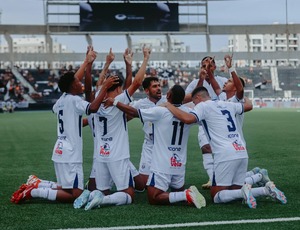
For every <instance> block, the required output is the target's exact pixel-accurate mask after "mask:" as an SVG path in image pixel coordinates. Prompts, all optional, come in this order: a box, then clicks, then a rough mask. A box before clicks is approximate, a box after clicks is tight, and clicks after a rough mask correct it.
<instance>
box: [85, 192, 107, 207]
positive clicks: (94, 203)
mask: <svg viewBox="0 0 300 230" xmlns="http://www.w3.org/2000/svg"><path fill="white" fill-rule="evenodd" d="M93 192H94V197H93V198H92V200H91V201H89V202H88V203H87V205H86V206H85V208H84V210H86V211H87V210H91V209H92V208H100V204H101V202H102V200H103V198H104V194H103V193H102V192H100V191H99V190H95V191H93Z"/></svg>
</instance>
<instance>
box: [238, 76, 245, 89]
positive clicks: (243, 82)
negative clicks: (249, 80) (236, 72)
mask: <svg viewBox="0 0 300 230" xmlns="http://www.w3.org/2000/svg"><path fill="white" fill-rule="evenodd" d="M239 79H240V81H241V82H242V85H243V87H245V80H244V79H243V78H241V77H239Z"/></svg>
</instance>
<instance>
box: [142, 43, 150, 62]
mask: <svg viewBox="0 0 300 230" xmlns="http://www.w3.org/2000/svg"><path fill="white" fill-rule="evenodd" d="M143 54H144V59H146V60H149V58H150V54H151V49H150V48H148V47H146V45H144V46H143Z"/></svg>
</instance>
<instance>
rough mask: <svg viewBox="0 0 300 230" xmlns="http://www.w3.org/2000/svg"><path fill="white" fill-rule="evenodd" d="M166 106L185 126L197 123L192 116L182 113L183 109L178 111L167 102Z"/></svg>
mask: <svg viewBox="0 0 300 230" xmlns="http://www.w3.org/2000/svg"><path fill="white" fill-rule="evenodd" d="M164 106H165V107H166V108H167V109H168V110H169V111H170V112H171V113H172V114H173V115H174V116H175V117H176V118H177V119H179V120H180V121H182V122H183V123H185V124H192V123H196V122H197V118H196V117H195V116H194V115H193V114H191V113H187V112H184V111H182V110H181V109H178V108H177V107H175V106H174V105H172V104H171V103H169V102H166V103H165V104H164Z"/></svg>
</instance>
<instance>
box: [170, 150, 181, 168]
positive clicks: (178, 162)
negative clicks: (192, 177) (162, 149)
mask: <svg viewBox="0 0 300 230" xmlns="http://www.w3.org/2000/svg"><path fill="white" fill-rule="evenodd" d="M181 166H182V163H181V159H180V157H179V156H178V155H177V154H176V153H173V156H172V157H171V167H181Z"/></svg>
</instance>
